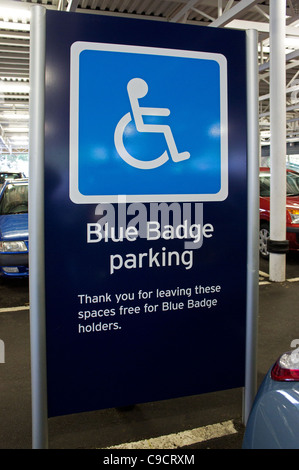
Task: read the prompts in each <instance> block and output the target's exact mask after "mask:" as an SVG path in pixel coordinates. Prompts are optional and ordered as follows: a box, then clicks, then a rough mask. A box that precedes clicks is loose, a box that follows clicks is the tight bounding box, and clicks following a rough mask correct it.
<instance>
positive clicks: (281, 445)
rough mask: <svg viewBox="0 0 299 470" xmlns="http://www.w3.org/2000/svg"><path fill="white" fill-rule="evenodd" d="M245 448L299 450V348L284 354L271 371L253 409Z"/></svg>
mask: <svg viewBox="0 0 299 470" xmlns="http://www.w3.org/2000/svg"><path fill="white" fill-rule="evenodd" d="M298 344H299V343H298ZM242 447H243V449H299V348H297V349H295V350H292V351H289V352H286V353H284V354H282V356H280V358H279V359H278V360H277V361H276V362H275V364H274V365H273V367H271V369H270V370H269V372H268V373H267V375H266V377H265V379H264V381H263V382H262V384H261V386H260V388H259V390H258V393H257V395H256V397H255V400H254V403H253V406H252V409H251V411H250V415H249V418H248V421H247V425H246V429H245V433H244V438H243V446H242Z"/></svg>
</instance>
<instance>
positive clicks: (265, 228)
mask: <svg viewBox="0 0 299 470" xmlns="http://www.w3.org/2000/svg"><path fill="white" fill-rule="evenodd" d="M269 237H270V228H269V224H267V223H266V222H263V223H262V224H261V225H260V255H261V257H262V258H264V259H268V258H269V252H268V250H267V240H268V238H269Z"/></svg>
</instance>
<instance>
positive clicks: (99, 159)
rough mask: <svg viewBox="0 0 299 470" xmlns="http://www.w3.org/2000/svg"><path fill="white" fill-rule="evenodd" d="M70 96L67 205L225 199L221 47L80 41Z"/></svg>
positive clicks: (223, 63) (75, 48) (73, 54)
mask: <svg viewBox="0 0 299 470" xmlns="http://www.w3.org/2000/svg"><path fill="white" fill-rule="evenodd" d="M70 93H71V100H70V198H71V200H72V201H73V202H74V203H77V204H80V203H101V202H112V203H115V202H120V201H122V200H125V201H127V202H136V201H139V202H155V201H164V202H172V201H181V202H184V201H202V202H204V201H222V200H224V199H226V197H227V195H228V163H227V162H228V157H227V155H228V151H227V65H226V58H225V57H224V56H223V55H222V54H218V53H208V52H200V51H188V50H176V49H165V48H157V47H144V46H132V45H124V44H106V43H89V42H80V41H78V42H75V43H74V44H73V45H72V48H71V84H70Z"/></svg>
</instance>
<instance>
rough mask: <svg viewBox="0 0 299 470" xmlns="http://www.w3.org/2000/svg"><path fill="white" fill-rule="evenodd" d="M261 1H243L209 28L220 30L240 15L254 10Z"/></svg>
mask: <svg viewBox="0 0 299 470" xmlns="http://www.w3.org/2000/svg"><path fill="white" fill-rule="evenodd" d="M259 1H260V0H241V1H240V2H239V3H237V5H235V6H233V7H231V8H230V9H229V10H228V11H226V12H225V13H223V14H222V15H221V16H219V18H217V20H215V21H213V22H212V23H211V24H209V26H212V27H213V28H219V27H221V26H225V25H227V24H228V23H230V22H231V21H232V20H234V19H235V18H237V16H238V15H239V14H240V13H245V11H247V10H249V9H250V8H252V7H253V6H254V5H256V4H257V3H259Z"/></svg>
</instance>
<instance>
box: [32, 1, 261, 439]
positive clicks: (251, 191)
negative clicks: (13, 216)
mask: <svg viewBox="0 0 299 470" xmlns="http://www.w3.org/2000/svg"><path fill="white" fill-rule="evenodd" d="M45 18H46V9H45V8H44V7H41V6H34V7H33V8H32V21H31V53H30V84H31V93H30V167H29V171H30V185H29V205H30V210H29V233H30V247H31V248H30V255H29V256H30V325H31V326H30V328H31V330H30V335H31V373H32V429H33V434H32V443H33V448H47V446H48V415H47V373H46V372H47V371H46V369H47V360H46V308H45V258H44V249H45V246H44V200H43V194H44V181H43V177H44V125H45V113H44V96H45V82H44V74H45V33H46V31H45V30H46V26H45V24H46V21H45ZM257 83H258V82H257V35H256V33H255V32H252V31H250V32H248V33H247V103H248V108H247V110H248V195H247V201H250V204H248V246H247V261H248V263H247V325H246V365H245V369H246V371H245V376H246V377H245V388H244V401H243V404H244V420H245V422H246V421H247V417H248V414H249V410H250V407H251V405H252V402H253V399H254V395H255V391H256V342H257V310H258V307H257V305H258V128H257V123H258V118H257V117H258V114H257V109H258V107H257V103H258V100H257V96H258V94H257Z"/></svg>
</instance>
